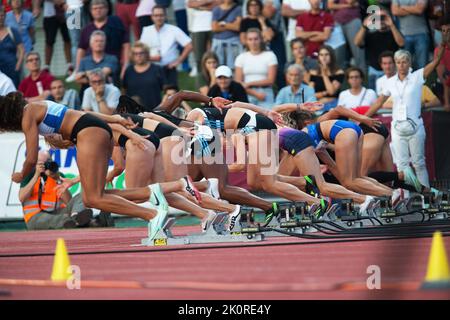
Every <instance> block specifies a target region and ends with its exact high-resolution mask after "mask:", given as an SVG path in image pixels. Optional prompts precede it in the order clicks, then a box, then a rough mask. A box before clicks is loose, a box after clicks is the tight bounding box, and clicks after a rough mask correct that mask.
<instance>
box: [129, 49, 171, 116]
mask: <svg viewBox="0 0 450 320" xmlns="http://www.w3.org/2000/svg"><path fill="white" fill-rule="evenodd" d="M131 55H132V56H131V57H132V58H131V60H132V63H133V64H132V65H130V66H128V68H127V70H126V71H125V76H124V77H123V83H122V85H123V88H124V89H125V93H126V95H128V96H130V97H131V96H137V97H139V100H140V101H141V104H142V105H143V106H144V107H145V108H146V111H151V110H153V109H154V108H155V107H157V106H158V105H159V104H160V103H161V90H162V89H163V86H164V84H165V83H166V79H165V76H164V72H163V70H162V68H161V67H160V66H158V65H157V64H155V63H151V62H150V51H149V48H148V47H147V46H146V45H145V44H144V43H142V42H139V41H138V42H135V43H134V44H133V47H132V48H131Z"/></svg>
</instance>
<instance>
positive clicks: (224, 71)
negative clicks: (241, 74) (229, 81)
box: [216, 66, 233, 78]
mask: <svg viewBox="0 0 450 320" xmlns="http://www.w3.org/2000/svg"><path fill="white" fill-rule="evenodd" d="M232 76H233V71H231V69H230V68H228V67H227V66H220V67H218V68H217V69H216V78H218V77H227V78H231V77H232Z"/></svg>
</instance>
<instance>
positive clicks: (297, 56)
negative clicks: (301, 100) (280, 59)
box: [286, 38, 319, 83]
mask: <svg viewBox="0 0 450 320" xmlns="http://www.w3.org/2000/svg"><path fill="white" fill-rule="evenodd" d="M291 52H292V53H291V56H292V57H293V60H292V61H291V62H289V63H288V65H287V66H286V69H287V67H289V66H290V65H292V64H296V65H298V66H299V67H300V68H301V69H302V75H303V82H305V83H309V78H310V74H309V71H310V70H312V69H317V68H318V66H319V65H318V64H317V60H316V59H313V58H311V57H308V56H307V55H306V48H305V45H304V44H303V41H302V39H300V38H295V39H293V40H291Z"/></svg>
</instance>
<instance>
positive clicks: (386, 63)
mask: <svg viewBox="0 0 450 320" xmlns="http://www.w3.org/2000/svg"><path fill="white" fill-rule="evenodd" d="M378 61H379V63H380V67H381V70H383V73H384V76H382V77H381V78H378V79H377V81H376V93H377V95H381V93H382V92H383V88H385V87H386V82H387V80H388V79H389V78H390V77H393V76H394V75H395V71H396V70H395V62H394V53H393V52H392V51H384V52H383V53H381V54H380V57H379V59H378Z"/></svg>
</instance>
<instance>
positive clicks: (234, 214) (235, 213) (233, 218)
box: [228, 205, 241, 231]
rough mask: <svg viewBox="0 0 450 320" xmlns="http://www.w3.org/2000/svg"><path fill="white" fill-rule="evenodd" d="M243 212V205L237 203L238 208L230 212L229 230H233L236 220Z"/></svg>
mask: <svg viewBox="0 0 450 320" xmlns="http://www.w3.org/2000/svg"><path fill="white" fill-rule="evenodd" d="M240 214H241V206H240V205H236V209H235V210H234V211H233V212H232V213H230V215H229V218H228V231H233V229H234V227H235V226H236V221H237V219H238V217H239V215H240Z"/></svg>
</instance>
